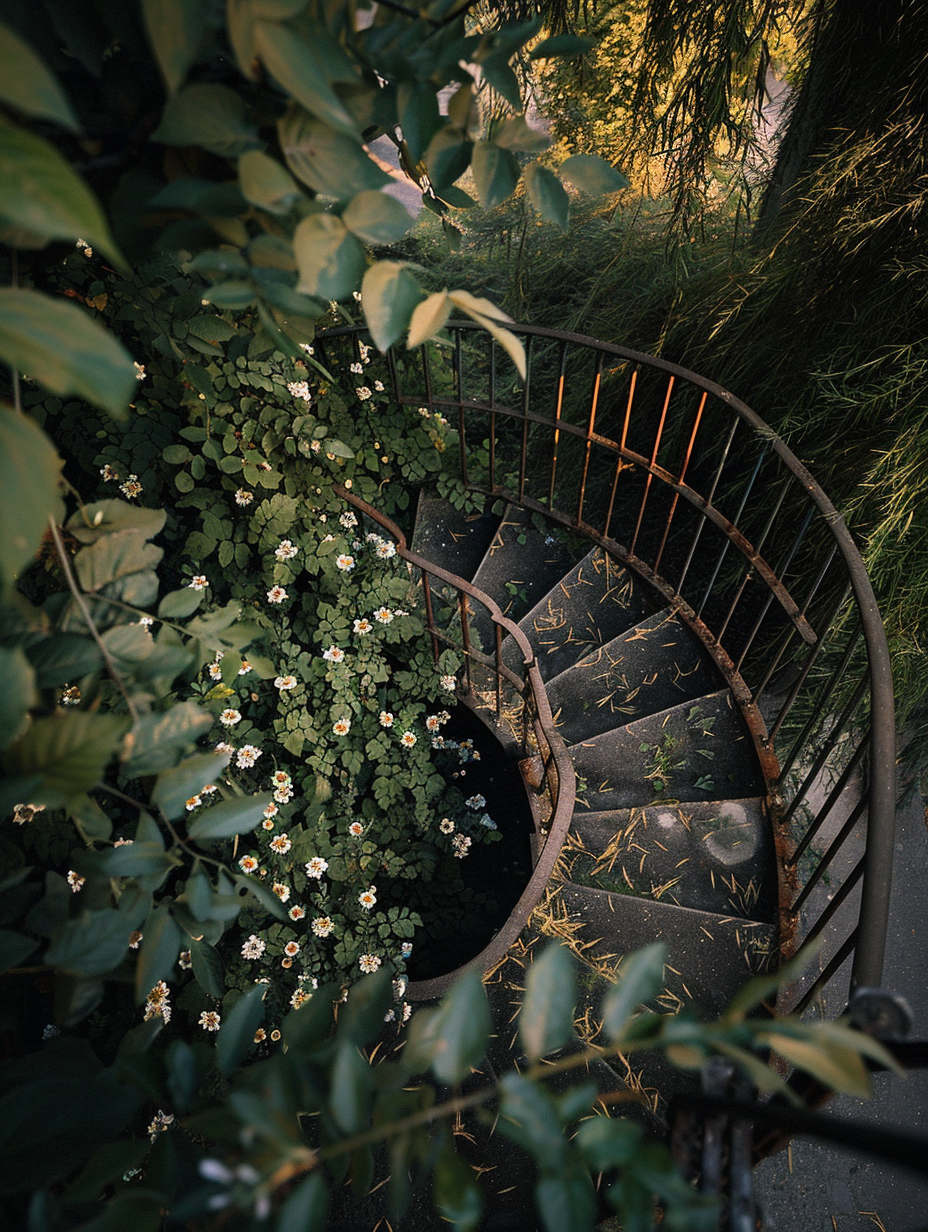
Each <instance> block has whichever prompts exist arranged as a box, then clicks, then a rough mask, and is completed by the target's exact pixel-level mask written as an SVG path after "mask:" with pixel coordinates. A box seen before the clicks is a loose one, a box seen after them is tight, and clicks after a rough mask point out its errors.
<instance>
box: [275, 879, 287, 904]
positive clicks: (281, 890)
mask: <svg viewBox="0 0 928 1232" xmlns="http://www.w3.org/2000/svg"><path fill="white" fill-rule="evenodd" d="M271 891H272V892H273V893H274V894H276V895H277V897H278V898H279V899H280V901H281V902H282V903H286V902H288V901H289V899H290V887H289V886H288V885H284V883H283V882H282V881H275V882H274V884H273V885H272V886H271Z"/></svg>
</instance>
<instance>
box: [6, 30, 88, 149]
mask: <svg viewBox="0 0 928 1232" xmlns="http://www.w3.org/2000/svg"><path fill="white" fill-rule="evenodd" d="M0 99H2V101H3V102H4V103H7V104H8V105H9V106H10V107H13V108H15V109H16V110H17V111H21V112H22V113H23V115H27V116H32V117H34V118H36V119H39V120H53V121H54V122H55V123H56V124H60V125H61V126H62V127H63V128H70V129H71V131H72V132H77V131H78V130H79V127H80V126H79V124H78V122H77V117H76V116H75V114H74V109H73V108H72V106H71V104H70V102H69V101H68V99H67V97H66V95H65V93H64V91H63V90H62V88H61V86H60V85H59V84H58V81H57V78H55V77H53V76H52V74H51V73H50V72H49V71H48V69H47V68H46V67H45V65H44V64H43V63H42V61H41V60H40V59H39V57H38V56H37V55H36V54H35V52H34V51H33V50H32V48H31V47H30V46H29V44H28V43H25V42H23V40H22V39H21V38H20V37H19V35H18V34H16V33H14V31H12V30H11V29H10V28H9V26H7V25H4V24H3V23H2V22H0Z"/></svg>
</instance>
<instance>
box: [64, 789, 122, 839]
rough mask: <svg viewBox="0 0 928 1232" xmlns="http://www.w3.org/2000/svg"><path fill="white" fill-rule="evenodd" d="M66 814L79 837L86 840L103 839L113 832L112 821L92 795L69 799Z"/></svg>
mask: <svg viewBox="0 0 928 1232" xmlns="http://www.w3.org/2000/svg"><path fill="white" fill-rule="evenodd" d="M68 816H69V817H70V818H71V820H72V821H73V822H74V824H75V825H76V826H77V829H78V833H79V834H80V835H81V837H82V838H84V839H85V840H86V841H88V842H97V841H105V840H106V839H108V838H109V837H110V835H111V834H112V833H113V823H112V821H111V820H110V819H109V817H108V816H107V815H106V813H104V811H103V809H102V808H101V807H100V805H99V804H97V802H96V800H94V798H93V797H92V796H77V797H76V798H75V799H74V800H71V801H70V802H69V803H68ZM120 850H122V848H120Z"/></svg>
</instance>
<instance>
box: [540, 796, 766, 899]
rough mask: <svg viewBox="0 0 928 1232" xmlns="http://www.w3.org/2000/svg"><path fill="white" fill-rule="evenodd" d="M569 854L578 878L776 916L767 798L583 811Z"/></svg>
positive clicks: (569, 872)
mask: <svg viewBox="0 0 928 1232" xmlns="http://www.w3.org/2000/svg"><path fill="white" fill-rule="evenodd" d="M562 859H563V867H564V871H565V875H566V876H568V877H569V878H570V880H571V881H574V882H577V883H579V884H584V885H591V886H593V887H595V888H598V889H602V890H616V891H618V892H620V893H624V894H628V893H632V894H635V893H637V894H644V895H647V896H649V897H651V898H656V899H657V900H658V901H660V902H667V903H675V904H676V905H677V906H678V907H693V908H696V909H698V910H700V911H713V912H718V913H721V914H723V915H724V914H727V913H729V912H731V913H733V914H735V915H739V916H743V917H744V918H745V919H749V920H762V921H766V922H768V923H773V922H774V921H775V920H776V913H777V875H776V859H775V853H774V849H773V840H772V836H771V832H770V825H769V823H768V821H767V817H766V813H765V810H764V801H763V799H762V798H760V797H754V798H752V799H747V800H709V801H692V802H689V803H687V804H675V803H668V804H652V805H646V806H644V807H642V808H631V809H613V810H611V811H609V812H599V813H585V812H578V813H577V814H576V815H575V817H574V822H573V825H572V828H571V832H570V834H569V835H568V838H567V842H566V843H565V846H564V852H563V857H562Z"/></svg>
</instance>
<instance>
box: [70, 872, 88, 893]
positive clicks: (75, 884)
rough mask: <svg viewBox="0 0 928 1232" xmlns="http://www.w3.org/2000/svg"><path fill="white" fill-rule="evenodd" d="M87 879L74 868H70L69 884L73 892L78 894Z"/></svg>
mask: <svg viewBox="0 0 928 1232" xmlns="http://www.w3.org/2000/svg"><path fill="white" fill-rule="evenodd" d="M86 880H87V878H86V877H80V876H79V875H78V874H77V873H75V871H74V869H73V868H72V869H69V870H68V885H69V886H70V887H71V893H72V894H76V893H77V892H78V890H79V889H80V888H81V886H83V884H84V882H85V881H86Z"/></svg>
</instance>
